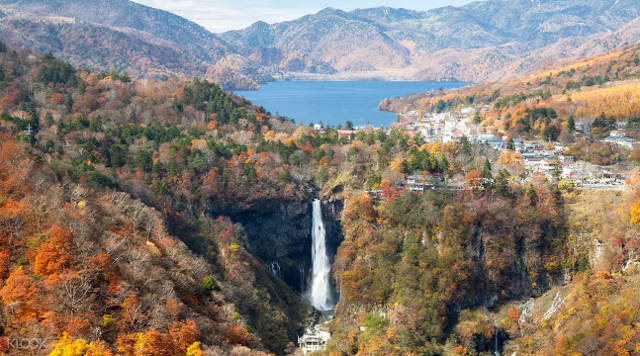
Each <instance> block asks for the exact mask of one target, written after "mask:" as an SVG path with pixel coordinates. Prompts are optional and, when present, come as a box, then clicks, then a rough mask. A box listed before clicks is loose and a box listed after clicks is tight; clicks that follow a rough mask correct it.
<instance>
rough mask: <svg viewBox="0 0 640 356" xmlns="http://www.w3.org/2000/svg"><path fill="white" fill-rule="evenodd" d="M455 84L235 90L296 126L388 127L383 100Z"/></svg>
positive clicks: (295, 84)
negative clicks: (383, 109)
mask: <svg viewBox="0 0 640 356" xmlns="http://www.w3.org/2000/svg"><path fill="white" fill-rule="evenodd" d="M466 84H467V83H459V82H381V81H356V82H346V81H345V82H327V81H282V82H272V83H267V84H263V85H262V86H261V89H260V90H254V91H247V90H239V91H235V92H234V93H235V94H237V95H241V96H244V97H245V98H247V99H249V100H251V101H252V102H253V103H254V104H256V105H261V106H263V107H264V108H265V109H267V110H268V111H269V112H271V113H272V114H278V115H282V116H287V117H289V118H291V119H294V120H295V121H296V122H299V123H303V124H309V123H312V122H313V123H320V122H322V123H323V124H325V125H331V126H334V127H335V126H339V125H342V124H344V123H345V122H346V121H347V120H349V121H351V122H352V123H353V124H354V125H355V126H360V125H366V124H371V125H373V126H376V127H380V126H388V125H389V124H391V123H393V122H394V121H395V118H396V116H395V114H394V113H390V112H385V111H379V110H378V104H380V102H381V101H382V100H384V98H390V97H397V96H399V97H403V96H407V95H409V94H416V93H424V92H428V91H433V90H438V89H439V88H444V89H449V88H458V87H461V86H464V85H466Z"/></svg>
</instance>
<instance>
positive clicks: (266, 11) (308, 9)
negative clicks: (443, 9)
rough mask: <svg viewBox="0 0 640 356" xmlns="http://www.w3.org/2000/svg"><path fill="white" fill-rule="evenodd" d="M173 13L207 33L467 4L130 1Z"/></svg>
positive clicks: (430, 0) (458, 0) (434, 0)
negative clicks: (337, 14)
mask: <svg viewBox="0 0 640 356" xmlns="http://www.w3.org/2000/svg"><path fill="white" fill-rule="evenodd" d="M133 1H135V2H137V3H140V4H143V5H147V6H151V7H155V8H158V9H162V10H167V11H169V12H173V13H174V14H177V15H180V16H182V17H184V18H187V19H189V20H191V21H194V22H196V23H198V24H200V25H202V26H204V27H205V28H207V29H208V30H210V31H213V32H224V31H227V30H236V29H242V28H245V27H247V26H249V25H251V24H252V23H254V22H256V21H259V20H261V21H265V22H269V23H274V22H280V21H285V20H292V19H295V18H298V17H300V16H304V15H306V14H309V13H314V12H317V11H319V10H321V9H323V8H325V7H335V8H338V9H342V10H353V9H357V8H367V7H377V6H391V7H403V8H407V9H415V10H427V9H432V8H435V7H440V6H446V5H454V6H458V5H463V4H465V3H469V2H470V0H422V1H421V0H342V1H340V0H133Z"/></svg>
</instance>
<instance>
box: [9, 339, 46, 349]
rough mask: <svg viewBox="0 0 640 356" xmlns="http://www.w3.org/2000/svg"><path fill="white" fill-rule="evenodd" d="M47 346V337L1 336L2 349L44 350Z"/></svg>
mask: <svg viewBox="0 0 640 356" xmlns="http://www.w3.org/2000/svg"><path fill="white" fill-rule="evenodd" d="M46 347H47V339H43V338H38V337H33V338H20V337H6V336H5V337H1V338H0V351H10V350H42V349H44V348H46Z"/></svg>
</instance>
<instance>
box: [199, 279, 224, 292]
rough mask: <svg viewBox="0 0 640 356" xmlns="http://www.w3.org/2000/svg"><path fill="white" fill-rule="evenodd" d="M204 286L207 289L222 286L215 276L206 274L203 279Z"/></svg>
mask: <svg viewBox="0 0 640 356" xmlns="http://www.w3.org/2000/svg"><path fill="white" fill-rule="evenodd" d="M202 288H204V289H206V290H220V286H219V285H218V282H217V281H216V279H215V278H213V276H206V277H205V278H204V279H203V280H202Z"/></svg>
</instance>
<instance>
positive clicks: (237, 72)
mask: <svg viewBox="0 0 640 356" xmlns="http://www.w3.org/2000/svg"><path fill="white" fill-rule="evenodd" d="M0 8H1V9H3V10H4V12H6V14H7V15H8V16H7V17H5V18H4V19H2V22H1V23H0V33H2V38H3V39H4V41H5V42H8V43H9V44H12V45H16V46H21V47H27V48H30V49H32V50H34V51H37V52H39V53H42V54H44V53H48V52H51V53H55V54H56V55H57V56H59V57H61V58H64V59H66V60H69V61H71V62H72V63H74V64H77V65H80V66H84V67H90V68H93V69H104V70H112V69H114V70H118V71H128V72H129V73H130V74H131V75H134V76H137V77H140V76H142V77H156V78H159V77H162V76H170V75H175V74H186V75H189V76H197V77H201V78H209V79H213V80H215V81H217V82H219V83H220V84H222V85H225V86H239V87H252V86H255V85H257V81H261V80H264V79H268V78H269V77H268V76H264V77H263V76H262V74H260V73H258V71H256V68H254V67H251V66H252V64H251V63H250V62H249V61H247V60H246V59H244V58H241V57H240V56H237V55H233V53H234V50H233V48H231V47H230V46H229V45H228V44H226V43H225V42H224V41H223V40H221V39H220V38H219V37H218V36H217V35H215V34H213V33H211V32H209V31H207V30H206V29H204V28H203V27H201V26H199V25H197V24H195V23H193V22H191V21H188V20H186V19H184V18H181V17H179V16H177V15H174V14H171V13H169V12H166V11H161V10H157V9H153V8H150V7H146V6H143V5H139V4H136V3H134V2H131V1H126V0H104V1H84V0H73V1H56V0H45V1H42V0H35V1H34V0H19V1H15V0H5V1H2V2H0Z"/></svg>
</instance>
